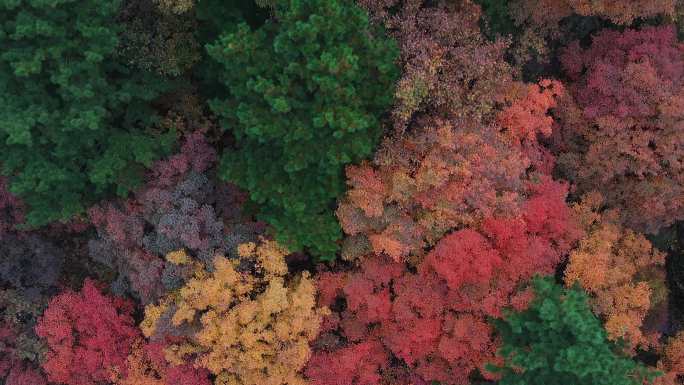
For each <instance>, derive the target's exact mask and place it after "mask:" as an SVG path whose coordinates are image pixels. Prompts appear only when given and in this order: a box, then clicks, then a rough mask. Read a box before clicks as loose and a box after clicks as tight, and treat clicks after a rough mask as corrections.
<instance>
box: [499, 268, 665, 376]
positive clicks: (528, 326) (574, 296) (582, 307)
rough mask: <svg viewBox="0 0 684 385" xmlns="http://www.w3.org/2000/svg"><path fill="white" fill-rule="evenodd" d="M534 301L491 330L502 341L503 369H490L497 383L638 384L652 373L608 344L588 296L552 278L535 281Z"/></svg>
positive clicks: (577, 288) (611, 344)
mask: <svg viewBox="0 0 684 385" xmlns="http://www.w3.org/2000/svg"><path fill="white" fill-rule="evenodd" d="M534 291H535V294H536V298H535V299H534V300H533V301H532V303H531V305H530V306H529V308H528V309H527V310H525V311H523V312H520V313H509V314H508V315H507V316H506V317H505V319H504V320H496V321H495V326H496V329H497V331H498V332H499V333H500V335H501V337H502V339H503V346H502V348H501V350H500V351H499V354H500V355H501V356H503V357H504V358H505V365H504V366H503V367H500V368H491V369H492V370H493V371H495V372H500V373H501V374H502V375H503V377H502V379H501V381H500V382H499V384H501V385H537V384H538V385H542V384H543V385H553V384H559V385H565V384H585V385H640V384H642V383H643V379H652V378H654V377H655V376H656V375H657V373H655V372H653V371H648V370H647V369H646V368H645V367H643V366H642V365H640V364H637V363H635V362H634V361H632V360H631V359H629V358H628V357H626V356H624V355H623V354H622V353H621V352H620V349H619V347H618V346H616V345H615V344H613V343H611V342H609V341H608V340H607V338H606V332H605V330H604V329H603V327H602V325H601V322H600V321H599V320H598V319H597V318H596V316H594V314H592V312H591V310H590V308H589V306H588V304H587V296H586V294H584V292H582V291H581V289H580V288H579V287H577V286H575V287H574V288H572V289H565V288H563V287H562V286H559V285H557V284H556V283H555V282H553V280H552V278H550V277H547V278H536V279H535V280H534Z"/></svg>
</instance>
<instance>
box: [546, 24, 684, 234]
mask: <svg viewBox="0 0 684 385" xmlns="http://www.w3.org/2000/svg"><path fill="white" fill-rule="evenodd" d="M561 61H562V64H563V67H564V69H565V71H566V73H567V74H568V76H569V77H570V78H571V79H572V81H573V83H571V84H570V86H569V90H570V94H571V96H572V97H567V98H565V99H564V102H563V103H562V105H561V106H560V108H559V111H558V116H559V119H560V123H561V130H560V131H559V135H558V138H557V139H558V140H557V151H558V152H559V153H560V155H559V164H560V166H561V170H563V171H564V173H565V174H566V175H567V176H568V177H569V179H571V180H572V181H573V182H575V183H576V184H577V186H578V189H579V191H580V192H581V193H584V192H589V191H592V190H598V191H600V192H601V193H602V194H603V196H604V197H606V202H607V204H608V205H610V206H611V207H615V208H619V209H620V210H621V211H622V214H623V215H622V216H623V217H624V220H625V223H626V224H627V225H628V226H629V227H631V228H633V229H634V230H637V231H640V232H647V233H654V232H657V231H658V229H660V228H663V227H666V226H668V225H670V224H671V223H673V222H674V221H676V220H679V219H682V218H684V151H682V149H683V148H684V44H683V43H679V42H678V41H677V37H676V33H675V30H674V29H673V28H672V27H657V28H654V27H649V28H644V29H642V30H639V31H637V30H626V31H624V32H618V31H604V32H602V33H600V34H599V35H597V36H595V37H594V39H593V42H592V45H591V47H590V48H588V49H582V48H581V47H580V45H579V43H577V42H575V43H573V44H571V45H570V46H569V47H568V48H567V49H566V51H565V52H564V54H563V55H562V57H561Z"/></svg>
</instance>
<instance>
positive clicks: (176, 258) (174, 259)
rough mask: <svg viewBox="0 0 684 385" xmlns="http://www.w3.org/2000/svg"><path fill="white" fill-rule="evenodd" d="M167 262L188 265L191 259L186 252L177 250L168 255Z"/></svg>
mask: <svg viewBox="0 0 684 385" xmlns="http://www.w3.org/2000/svg"><path fill="white" fill-rule="evenodd" d="M166 260H167V261H169V262H171V263H173V264H175V265H186V264H188V263H190V257H188V254H187V253H186V252H185V250H176V251H172V252H170V253H168V254H166Z"/></svg>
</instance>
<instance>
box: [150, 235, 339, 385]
mask: <svg viewBox="0 0 684 385" xmlns="http://www.w3.org/2000/svg"><path fill="white" fill-rule="evenodd" d="M238 252H239V255H240V258H239V259H235V260H231V259H227V258H224V257H222V256H217V257H216V258H215V259H214V264H213V269H212V270H211V271H207V270H206V269H204V268H200V269H196V272H195V274H194V277H193V278H191V279H190V280H189V281H188V282H187V283H186V284H185V286H183V287H182V288H181V289H179V290H178V291H177V292H175V293H171V294H170V295H169V296H167V297H166V298H164V299H163V300H162V301H161V303H160V304H159V305H151V306H148V307H147V308H146V310H145V320H144V321H143V323H142V324H141V328H142V330H143V332H144V334H145V335H146V336H148V337H149V336H152V335H155V334H156V333H159V330H157V329H158V327H159V324H160V322H159V321H160V319H161V318H162V316H164V315H167V316H170V317H171V325H172V327H176V328H186V329H188V327H190V329H191V330H197V331H196V332H195V333H193V334H192V335H191V336H190V337H188V338H187V341H186V342H185V343H178V344H174V345H171V346H170V347H169V348H167V350H166V357H167V359H168V360H169V361H170V362H171V363H180V362H184V361H187V359H189V358H193V357H194V362H195V365H197V366H201V367H204V368H207V369H209V371H210V372H212V373H213V374H215V375H216V376H217V378H216V382H215V383H216V384H217V385H285V384H287V385H299V384H306V383H307V382H306V380H305V379H304V378H303V377H302V376H301V374H300V373H299V372H300V370H301V369H302V368H303V367H304V365H305V364H306V362H307V361H308V359H309V356H310V348H309V343H310V342H311V341H312V340H313V339H314V338H315V337H316V336H317V335H318V331H319V326H320V323H321V320H322V317H323V315H325V314H326V312H327V309H323V308H317V307H316V303H315V296H316V288H315V286H314V282H313V280H312V279H311V278H310V277H309V274H308V272H304V273H302V274H301V275H299V276H297V277H295V278H293V279H290V280H287V279H286V278H287V277H286V276H287V274H288V269H287V265H286V263H285V256H286V255H287V253H288V252H287V250H285V249H284V248H282V247H280V246H279V245H278V244H277V243H275V242H273V241H265V240H262V241H261V242H260V244H259V245H256V244H254V243H247V244H243V245H240V247H239V248H238ZM168 259H169V260H171V261H179V262H184V261H186V258H184V257H183V255H182V254H178V253H175V254H173V255H170V256H169V258H168Z"/></svg>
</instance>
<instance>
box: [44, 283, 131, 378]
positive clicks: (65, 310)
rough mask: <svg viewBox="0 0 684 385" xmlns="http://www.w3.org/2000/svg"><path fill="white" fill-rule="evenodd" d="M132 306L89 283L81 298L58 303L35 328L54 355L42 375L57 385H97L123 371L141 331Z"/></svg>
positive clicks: (69, 295) (65, 297)
mask: <svg viewBox="0 0 684 385" xmlns="http://www.w3.org/2000/svg"><path fill="white" fill-rule="evenodd" d="M131 311H132V308H131V304H130V303H127V302H125V301H123V300H121V299H118V298H110V297H106V296H104V295H102V294H101V293H100V291H99V290H98V289H97V288H96V287H95V284H94V283H93V282H92V281H90V280H86V281H85V283H84V285H83V289H82V290H81V292H79V293H75V292H73V291H71V290H67V291H64V292H62V293H61V294H59V295H58V296H56V297H54V298H53V299H52V300H51V301H50V303H49V305H48V308H47V309H46V310H45V313H44V314H43V316H42V317H41V318H40V320H39V322H38V324H37V326H36V334H37V335H38V336H40V337H42V338H44V339H45V341H46V342H47V344H48V347H49V349H50V351H49V352H48V355H47V360H46V361H45V363H44V364H43V369H44V370H45V372H46V373H47V375H48V379H49V380H50V381H52V382H59V383H64V384H68V385H94V384H97V383H99V382H104V381H110V380H111V379H112V378H113V377H112V376H113V375H114V373H116V372H117V371H120V370H122V369H123V367H124V366H123V365H124V362H125V360H126V357H127V356H128V353H129V352H130V349H131V345H132V343H133V341H134V340H135V339H136V337H138V335H139V331H138V329H137V328H136V327H135V325H134V323H133V319H132V317H131V314H130V313H131Z"/></svg>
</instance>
